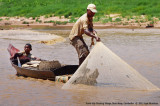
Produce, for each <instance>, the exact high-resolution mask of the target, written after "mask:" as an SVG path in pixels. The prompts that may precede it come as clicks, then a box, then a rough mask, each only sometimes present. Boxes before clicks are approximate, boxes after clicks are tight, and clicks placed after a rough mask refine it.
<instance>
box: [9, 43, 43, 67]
mask: <svg viewBox="0 0 160 106" xmlns="http://www.w3.org/2000/svg"><path fill="white" fill-rule="evenodd" d="M31 50H32V45H31V44H29V43H27V44H26V45H25V46H24V51H23V52H19V53H15V54H14V55H13V56H11V57H10V59H11V60H12V62H14V63H16V64H17V57H19V59H20V62H21V64H24V63H26V62H29V61H32V60H41V59H39V58H37V57H35V56H33V55H32V54H31V53H30V51H31Z"/></svg>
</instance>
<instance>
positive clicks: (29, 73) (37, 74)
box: [11, 62, 78, 81]
mask: <svg viewBox="0 0 160 106" xmlns="http://www.w3.org/2000/svg"><path fill="white" fill-rule="evenodd" d="M11 64H12V66H13V67H14V68H15V70H16V71H17V75H18V76H24V77H32V78H38V79H45V80H46V79H48V80H53V81H54V80H55V78H56V76H63V75H71V74H74V73H75V71H76V70H77V69H78V65H65V66H62V67H60V68H56V69H53V70H50V71H48V70H38V68H34V67H25V68H23V67H18V66H17V65H15V64H13V63H12V62H11Z"/></svg>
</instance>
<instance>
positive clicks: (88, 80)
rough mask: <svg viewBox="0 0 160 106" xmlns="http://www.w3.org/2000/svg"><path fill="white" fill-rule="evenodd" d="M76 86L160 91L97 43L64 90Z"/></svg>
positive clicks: (101, 44)
mask: <svg viewBox="0 0 160 106" xmlns="http://www.w3.org/2000/svg"><path fill="white" fill-rule="evenodd" d="M74 84H86V85H96V86H105V87H121V88H134V89H139V90H159V88H158V87H156V86H155V85H153V84H152V83H151V82H150V81H148V80H147V79H146V78H144V77H143V76H142V75H140V73H139V72H137V71H136V70H135V69H133V68H132V67H131V66H130V65H128V64H127V63H126V62H125V61H123V60H122V59H121V58H120V57H119V56H117V55H116V54H114V53H113V52H112V51H111V50H110V49H108V48H107V47H106V46H105V45H104V44H103V43H102V42H98V43H96V45H95V46H94V48H93V49H92V50H91V52H90V54H89V55H88V56H87V58H86V59H85V60H84V62H83V63H82V64H81V66H80V67H79V68H78V69H77V71H76V72H75V74H74V75H73V76H72V77H71V78H70V80H69V81H68V82H67V83H66V84H65V85H64V86H63V87H62V88H64V89H68V88H70V87H71V86H72V85H74Z"/></svg>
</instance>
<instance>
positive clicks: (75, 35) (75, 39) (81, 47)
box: [69, 4, 100, 65]
mask: <svg viewBox="0 0 160 106" xmlns="http://www.w3.org/2000/svg"><path fill="white" fill-rule="evenodd" d="M95 13H97V10H96V6H95V5H94V4H89V5H88V6H87V13H85V14H84V15H82V16H81V17H80V18H79V19H78V20H77V22H76V23H75V24H74V26H73V28H72V31H71V33H70V35H69V39H70V41H71V44H72V45H73V46H74V47H75V49H76V51H77V53H78V58H79V65H81V64H82V62H83V61H84V60H85V58H86V57H87V56H88V54H89V50H88V46H87V45H86V43H85V42H84V40H83V36H82V35H83V34H86V35H88V36H90V37H91V38H92V40H93V39H94V38H95V39H96V41H100V38H99V37H98V36H96V31H95V30H94V29H93V23H92V21H93V16H94V15H95Z"/></svg>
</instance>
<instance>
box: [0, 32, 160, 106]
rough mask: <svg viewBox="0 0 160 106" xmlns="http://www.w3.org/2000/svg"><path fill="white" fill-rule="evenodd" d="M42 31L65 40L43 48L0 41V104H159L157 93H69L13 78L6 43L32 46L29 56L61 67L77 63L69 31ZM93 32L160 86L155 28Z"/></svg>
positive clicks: (159, 36) (90, 89)
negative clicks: (69, 38) (55, 62)
mask: <svg viewBox="0 0 160 106" xmlns="http://www.w3.org/2000/svg"><path fill="white" fill-rule="evenodd" d="M43 31H44V30H43ZM46 32H48V33H53V34H57V35H62V36H63V37H65V38H66V41H65V42H63V43H57V44H55V45H45V44H40V43H33V41H22V40H11V39H0V54H1V55H0V58H1V62H0V70H1V73H0V74H1V77H0V85H1V87H0V105H2V106H3V105H4V104H5V105H12V106H14V105H15V106H17V105H62V104H63V105H72V104H74V105H77V104H79V105H86V104H87V103H96V102H97V104H98V103H105V102H106V103H112V102H114V103H118V102H120V103H127V102H133V103H136V102H143V103H149V102H151V103H159V99H160V96H159V95H160V92H159V91H156V92H151V91H132V90H129V89H117V88H103V87H97V86H86V85H77V86H76V87H75V88H74V89H72V90H62V89H61V87H62V86H63V83H57V82H52V81H48V80H40V79H34V78H24V77H17V76H15V74H16V71H15V70H14V69H13V68H12V66H11V64H10V61H9V60H8V58H9V54H8V53H7V46H8V44H9V43H12V44H13V45H14V46H15V47H17V48H19V49H21V50H23V47H24V45H25V43H28V42H29V43H32V46H33V50H32V54H34V55H35V56H37V57H40V58H42V59H47V60H59V61H60V62H61V63H62V64H78V57H77V53H76V51H75V49H74V48H73V47H72V46H71V45H70V44H69V40H68V38H67V36H68V34H69V32H70V30H64V31H63V30H53V31H50V30H47V31H46ZM62 32H63V33H62ZM97 32H98V35H99V36H100V37H101V40H102V42H103V43H104V44H105V45H106V46H107V47H108V48H110V49H111V50H112V51H113V52H115V53H116V54H117V55H118V56H120V57H121V58H122V59H124V60H125V61H126V62H127V63H128V64H130V65H131V66H132V67H134V68H135V69H136V70H137V71H138V72H140V73H141V74H142V75H143V76H144V77H146V78H147V79H148V80H149V81H151V82H152V83H153V84H155V85H156V86H158V87H160V83H159V82H160V78H159V76H160V73H159V70H160V61H159V60H160V49H159V42H160V31H159V30H158V29H134V30H131V29H104V30H97ZM32 37H34V36H32ZM85 41H86V42H87V44H88V45H89V44H90V38H89V37H85Z"/></svg>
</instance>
